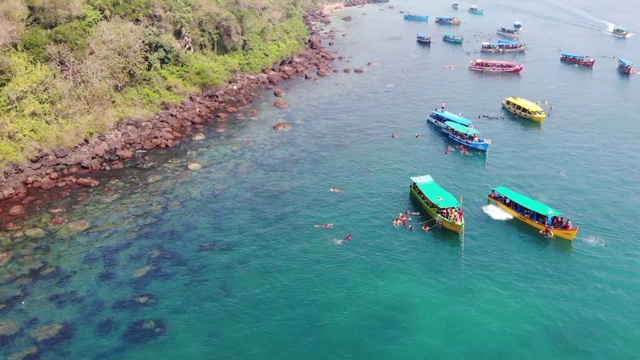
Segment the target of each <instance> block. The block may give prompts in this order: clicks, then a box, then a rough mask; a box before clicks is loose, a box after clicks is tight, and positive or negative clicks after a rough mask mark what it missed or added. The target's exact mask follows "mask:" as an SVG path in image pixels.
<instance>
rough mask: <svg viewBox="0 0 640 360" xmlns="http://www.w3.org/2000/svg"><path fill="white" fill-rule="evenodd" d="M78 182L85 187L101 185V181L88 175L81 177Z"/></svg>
mask: <svg viewBox="0 0 640 360" xmlns="http://www.w3.org/2000/svg"><path fill="white" fill-rule="evenodd" d="M76 184H78V185H80V186H83V187H96V186H98V185H100V181H98V180H96V179H94V178H91V177H86V178H80V179H78V180H77V181H76Z"/></svg>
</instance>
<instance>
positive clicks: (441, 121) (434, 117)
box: [427, 109, 473, 129]
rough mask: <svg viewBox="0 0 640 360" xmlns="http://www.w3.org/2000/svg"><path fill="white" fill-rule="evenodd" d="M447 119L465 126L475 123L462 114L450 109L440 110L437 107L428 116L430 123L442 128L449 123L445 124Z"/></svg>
mask: <svg viewBox="0 0 640 360" xmlns="http://www.w3.org/2000/svg"><path fill="white" fill-rule="evenodd" d="M447 121H453V122H455V123H458V124H460V125H463V126H469V125H472V124H473V122H472V121H471V120H469V119H467V118H465V117H462V115H456V114H453V113H450V112H448V111H445V110H444V109H440V110H438V109H435V110H433V111H432V112H431V114H429V116H428V117H427V122H428V123H430V124H433V125H435V126H437V127H439V128H441V129H443V128H446V127H447V125H446V124H445V122H447Z"/></svg>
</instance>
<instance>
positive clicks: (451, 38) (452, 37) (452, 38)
mask: <svg viewBox="0 0 640 360" xmlns="http://www.w3.org/2000/svg"><path fill="white" fill-rule="evenodd" d="M442 40H444V41H446V42H450V43H454V44H462V41H463V40H464V37H463V36H462V35H456V34H451V33H449V34H444V36H443V37H442Z"/></svg>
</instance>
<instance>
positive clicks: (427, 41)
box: [416, 38, 431, 45]
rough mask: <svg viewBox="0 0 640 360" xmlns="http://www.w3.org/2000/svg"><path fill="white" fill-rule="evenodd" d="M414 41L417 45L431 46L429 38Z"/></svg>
mask: <svg viewBox="0 0 640 360" xmlns="http://www.w3.org/2000/svg"><path fill="white" fill-rule="evenodd" d="M416 41H417V42H418V43H419V44H424V45H431V38H429V39H423V38H417V39H416Z"/></svg>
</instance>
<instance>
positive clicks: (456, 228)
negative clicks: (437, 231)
mask: <svg viewBox="0 0 640 360" xmlns="http://www.w3.org/2000/svg"><path fill="white" fill-rule="evenodd" d="M409 191H410V192H411V198H412V199H413V200H414V201H416V202H418V204H420V207H422V209H424V211H426V212H427V213H428V214H429V215H430V216H431V217H432V218H433V219H436V221H437V222H439V223H440V224H441V225H442V227H443V228H445V229H447V230H449V231H453V232H454V233H456V234H460V233H461V232H462V230H463V229H464V222H462V223H455V222H453V221H451V220H448V219H446V218H444V217H442V216H440V214H438V213H437V212H436V211H435V210H433V209H432V208H430V207H429V206H427V204H426V203H425V202H424V200H422V199H421V198H420V195H418V193H417V192H416V191H415V190H414V189H413V188H409Z"/></svg>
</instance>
